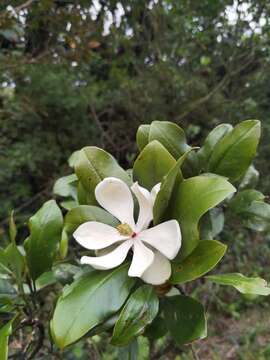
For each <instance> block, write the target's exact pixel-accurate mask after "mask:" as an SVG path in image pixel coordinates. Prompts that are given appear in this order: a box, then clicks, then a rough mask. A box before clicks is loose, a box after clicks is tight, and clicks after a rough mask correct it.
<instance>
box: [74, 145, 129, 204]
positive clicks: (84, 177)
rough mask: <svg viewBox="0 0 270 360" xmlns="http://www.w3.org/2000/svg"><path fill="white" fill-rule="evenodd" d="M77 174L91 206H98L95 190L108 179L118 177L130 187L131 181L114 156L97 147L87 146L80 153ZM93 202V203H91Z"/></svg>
mask: <svg viewBox="0 0 270 360" xmlns="http://www.w3.org/2000/svg"><path fill="white" fill-rule="evenodd" d="M75 173H76V175H77V176H78V178H79V180H80V182H81V183H82V185H83V188H84V190H85V191H87V193H88V196H89V201H88V203H90V204H91V205H95V204H96V198H95V188H96V186H97V184H98V183H99V182H100V181H102V180H103V179H104V178H106V177H110V176H112V177H116V178H119V179H121V180H123V181H124V182H126V183H127V184H128V185H130V184H131V179H130V177H129V176H128V174H127V173H126V171H125V170H123V169H122V168H121V167H120V166H119V165H118V163H117V161H116V160H115V159H114V157H113V156H112V155H110V154H109V153H107V152H106V151H104V150H102V149H99V148H97V147H95V146H87V147H85V148H83V149H82V150H81V151H80V154H79V157H78V159H77V161H76V163H75ZM90 201H91V202H90Z"/></svg>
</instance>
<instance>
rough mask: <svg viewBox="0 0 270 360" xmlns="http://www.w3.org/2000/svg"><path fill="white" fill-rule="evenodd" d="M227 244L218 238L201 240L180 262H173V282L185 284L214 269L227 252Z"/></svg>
mask: <svg viewBox="0 0 270 360" xmlns="http://www.w3.org/2000/svg"><path fill="white" fill-rule="evenodd" d="M226 249H227V246H226V245H224V244H222V243H220V242H219V241H216V240H201V241H199V244H198V246H197V247H196V248H195V249H194V250H193V251H192V253H191V254H190V255H189V256H188V257H187V258H185V260H183V261H182V262H180V263H173V264H172V276H171V279H170V282H171V283H172V284H184V283H186V282H188V281H192V280H195V279H198V278H199V277H201V276H202V275H204V274H206V273H207V272H208V271H210V270H212V269H213V268H214V267H215V266H216V265H217V263H218V262H219V261H220V260H221V258H222V257H223V255H224V254H225V252H226Z"/></svg>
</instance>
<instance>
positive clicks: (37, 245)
mask: <svg viewBox="0 0 270 360" xmlns="http://www.w3.org/2000/svg"><path fill="white" fill-rule="evenodd" d="M62 227H63V216H62V213H61V210H60V209H59V207H58V206H57V204H56V202H55V200H49V201H47V202H46V203H45V204H44V205H43V206H42V207H41V208H40V209H39V210H38V212H37V213H36V214H35V215H33V216H32V217H31V218H30V220H29V229H30V236H29V238H28V239H27V240H26V241H25V250H26V259H27V264H28V267H29V270H30V274H31V276H32V278H33V279H34V280H35V279H37V278H38V277H39V276H40V275H41V274H42V273H43V272H45V271H48V270H50V269H51V266H52V264H53V261H54V258H55V256H56V253H57V248H58V245H59V243H60V240H61V233H62Z"/></svg>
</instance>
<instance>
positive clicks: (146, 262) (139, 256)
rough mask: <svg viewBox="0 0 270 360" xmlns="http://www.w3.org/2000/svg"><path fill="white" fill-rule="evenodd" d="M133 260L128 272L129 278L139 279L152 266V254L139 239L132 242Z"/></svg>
mask: <svg viewBox="0 0 270 360" xmlns="http://www.w3.org/2000/svg"><path fill="white" fill-rule="evenodd" d="M133 243H134V245H133V258H132V262H131V265H130V268H129V271H128V275H129V276H137V277H140V276H141V275H142V274H143V273H144V272H145V270H146V269H147V268H148V267H149V266H150V265H151V264H152V262H153V260H154V253H153V251H152V250H150V249H148V248H147V247H146V246H145V245H144V244H143V243H142V242H141V241H140V240H139V239H135V240H134V242H133Z"/></svg>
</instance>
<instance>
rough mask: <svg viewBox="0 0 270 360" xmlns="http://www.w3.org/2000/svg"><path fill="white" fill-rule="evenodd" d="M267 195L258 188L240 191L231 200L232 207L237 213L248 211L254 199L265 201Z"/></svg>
mask: <svg viewBox="0 0 270 360" xmlns="http://www.w3.org/2000/svg"><path fill="white" fill-rule="evenodd" d="M264 198H265V196H264V195H263V194H262V193H261V192H260V191H257V190H253V189H249V190H243V191H240V192H238V193H237V194H236V195H235V197H234V198H233V199H232V201H231V202H230V209H231V210H232V211H233V212H234V213H236V214H242V213H245V212H246V211H248V208H249V206H250V205H251V203H252V202H253V201H263V200H264Z"/></svg>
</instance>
